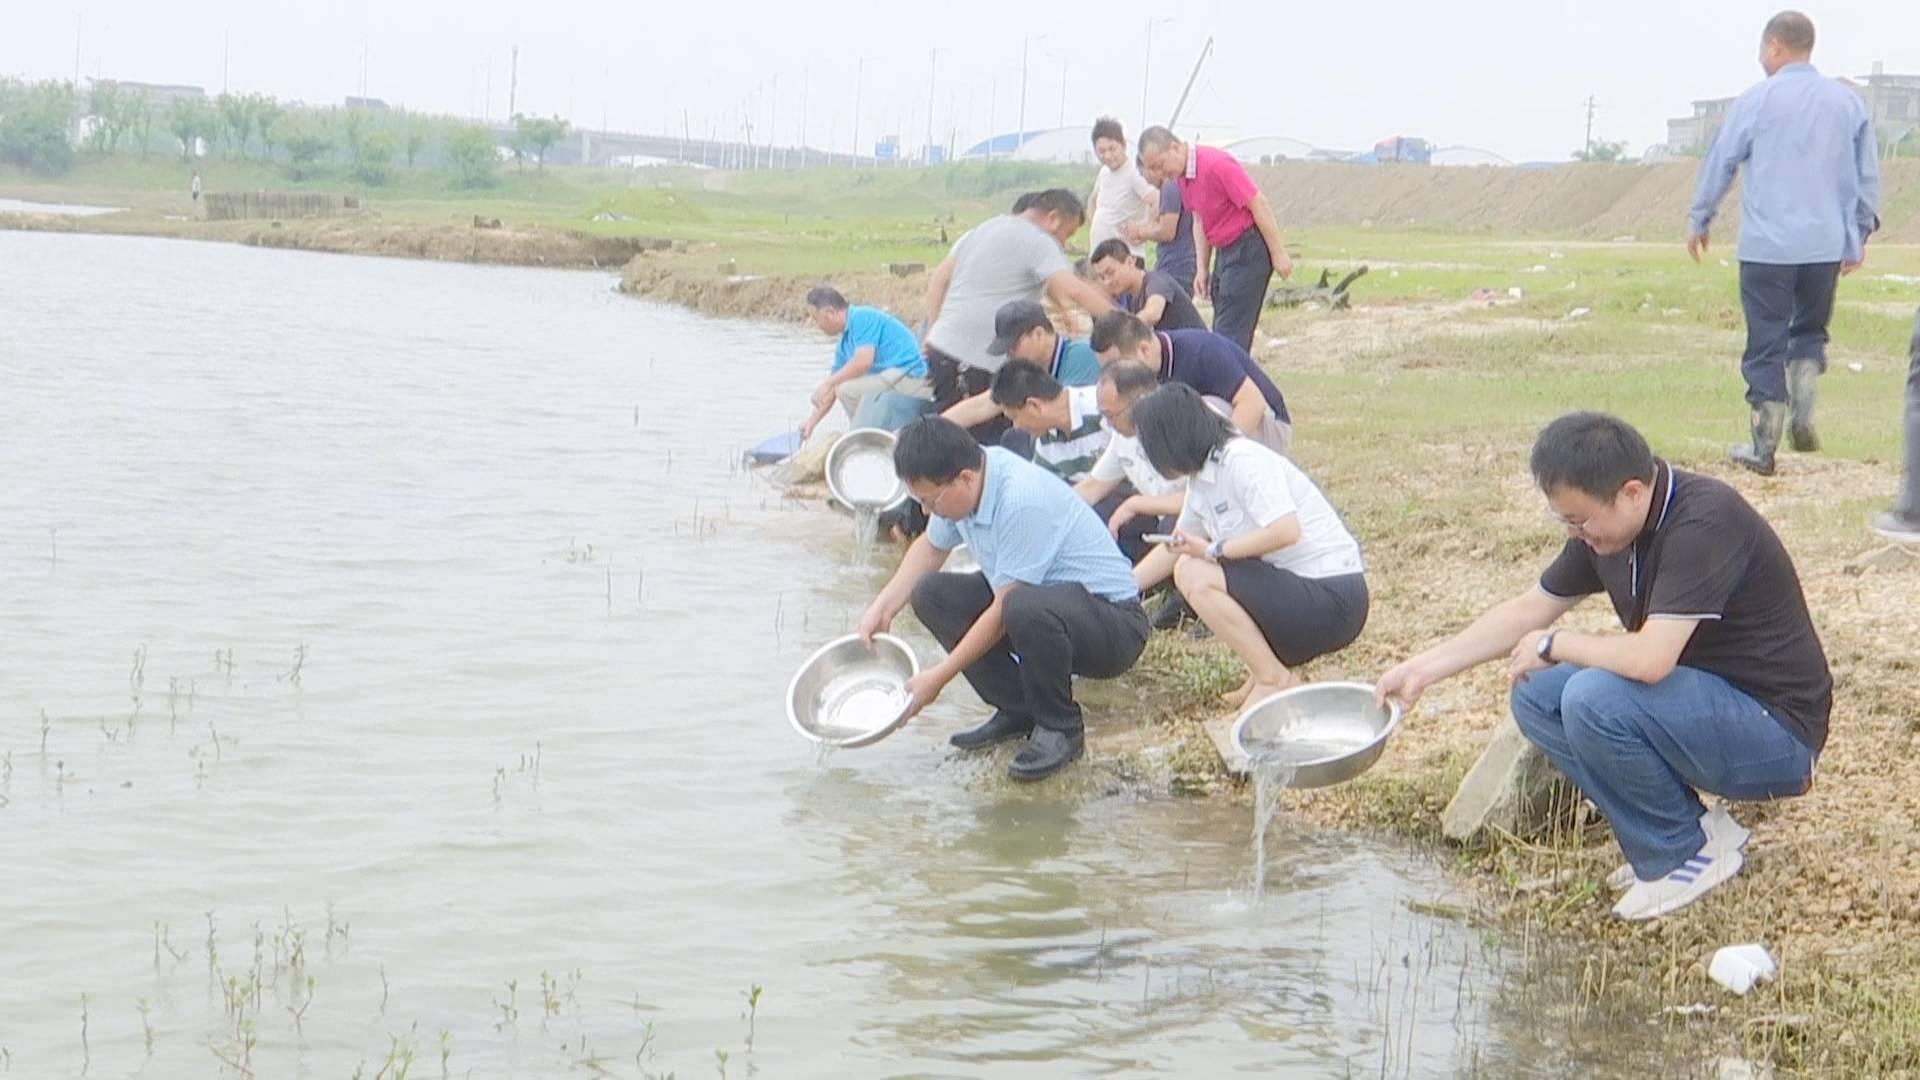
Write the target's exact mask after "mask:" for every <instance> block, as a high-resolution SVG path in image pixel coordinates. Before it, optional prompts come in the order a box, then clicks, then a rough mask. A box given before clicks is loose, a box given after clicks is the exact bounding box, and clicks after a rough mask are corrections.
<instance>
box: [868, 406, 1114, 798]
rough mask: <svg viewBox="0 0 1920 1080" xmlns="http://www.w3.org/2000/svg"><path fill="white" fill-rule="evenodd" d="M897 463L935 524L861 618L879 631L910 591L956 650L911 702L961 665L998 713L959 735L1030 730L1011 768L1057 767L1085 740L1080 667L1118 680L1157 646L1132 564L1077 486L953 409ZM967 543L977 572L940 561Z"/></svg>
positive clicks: (927, 675)
mask: <svg viewBox="0 0 1920 1080" xmlns="http://www.w3.org/2000/svg"><path fill="white" fill-rule="evenodd" d="M893 465H894V471H895V472H896V473H898V474H899V476H900V479H902V480H903V481H905V482H906V484H907V488H908V490H909V491H911V492H912V493H913V497H914V498H915V499H916V500H917V501H918V502H919V503H920V505H921V506H922V507H924V508H925V509H926V511H927V514H928V516H929V522H928V525H927V531H926V534H925V535H923V536H921V537H920V538H919V539H917V540H915V541H914V542H913V546H912V547H909V548H908V549H907V554H906V557H905V558H903V559H902V560H901V562H900V568H899V569H898V570H896V571H895V572H894V575H893V578H892V580H890V581H888V582H887V585H886V588H884V589H882V590H881V591H880V595H879V596H878V597H876V598H875V599H874V601H873V603H872V604H871V605H870V606H869V607H868V608H867V610H866V613H865V614H863V615H862V616H861V617H860V627H859V632H860V636H861V637H863V638H865V639H867V640H868V641H869V642H871V641H872V639H873V635H874V634H877V633H880V632H882V631H884V630H886V629H887V628H888V627H890V626H892V625H893V620H894V617H895V616H897V615H899V614H900V612H901V611H902V610H904V609H905V608H906V606H907V605H908V604H909V603H911V604H912V605H913V613H914V614H915V615H916V616H918V617H919V619H920V621H921V622H922V623H923V624H925V626H926V627H927V629H928V630H930V631H932V633H933V636H934V637H935V638H937V639H939V641H940V644H941V645H942V646H944V647H945V648H946V650H947V657H946V659H945V660H942V661H941V662H940V663H938V664H936V665H934V666H933V667H931V668H928V669H927V670H925V671H922V672H921V673H920V674H919V675H916V676H915V677H914V678H913V679H912V680H911V681H910V682H909V683H908V684H907V691H908V695H909V699H910V700H909V702H908V705H907V714H908V715H909V716H912V715H914V714H916V713H918V712H919V711H920V710H921V709H923V708H925V707H926V706H927V704H928V703H930V702H931V701H933V700H934V699H935V698H937V697H939V696H940V692H941V691H942V690H943V689H945V688H946V685H947V684H948V683H950V682H952V681H953V679H954V676H956V675H962V674H964V675H965V676H966V678H967V682H969V683H971V684H972V685H973V689H974V691H975V692H977V693H978V694H979V695H980V697H981V699H982V700H983V701H985V702H986V703H987V704H989V705H991V706H993V708H994V713H993V716H992V717H991V718H990V719H988V720H987V722H986V723H984V724H982V725H980V726H979V727H977V728H973V729H972V730H969V731H963V732H961V733H959V734H957V735H955V736H953V738H952V739H951V742H952V743H953V745H955V746H957V747H959V748H961V749H963V750H975V749H981V748H984V747H988V746H992V745H994V744H996V743H1000V742H1005V741H1007V740H1009V739H1025V740H1026V745H1025V746H1023V747H1021V749H1020V751H1019V753H1017V754H1015V755H1014V758H1013V763H1012V765H1011V766H1010V767H1009V769H1008V770H1007V771H1008V774H1009V775H1010V776H1012V777H1013V778H1014V779H1016V780H1039V779H1042V778H1044V777H1047V776H1051V775H1052V774H1054V773H1055V772H1058V771H1059V770H1060V769H1061V768H1063V767H1065V766H1066V765H1067V764H1069V763H1070V762H1072V761H1073V760H1074V759H1075V758H1077V757H1079V756H1080V755H1081V753H1083V752H1084V751H1085V748H1086V737H1085V726H1084V723H1083V720H1082V716H1081V711H1080V706H1079V704H1078V703H1077V702H1075V701H1074V699H1073V681H1072V680H1073V676H1075V675H1084V676H1087V677H1089V678H1095V679H1111V678H1115V677H1117V676H1119V675H1121V674H1123V673H1124V672H1126V671H1127V669H1128V668H1131V667H1132V666H1133V663H1134V661H1135V660H1138V659H1139V658H1140V652H1141V650H1142V649H1144V648H1145V647H1146V643H1147V636H1148V634H1149V632H1150V631H1149V630H1148V627H1147V616H1146V612H1145V611H1144V610H1142V608H1141V606H1140V594H1139V591H1138V590H1137V589H1135V588H1134V584H1133V568H1132V566H1130V565H1129V564H1128V562H1127V560H1126V558H1125V557H1124V556H1122V555H1121V554H1120V549H1119V548H1117V547H1115V546H1114V543H1113V538H1112V537H1111V536H1109V535H1108V534H1107V529H1106V526H1105V525H1102V524H1101V523H1100V519H1099V518H1098V517H1096V516H1095V515H1094V512H1093V510H1092V508H1090V507H1089V506H1087V504H1086V502H1085V501H1083V500H1082V499H1081V498H1080V497H1079V496H1078V495H1077V494H1075V493H1074V490H1073V489H1072V488H1070V487H1068V486H1067V485H1065V484H1062V483H1061V482H1060V481H1059V480H1058V479H1057V478H1055V477H1054V476H1053V475H1052V474H1051V473H1048V472H1047V471H1046V470H1045V469H1042V468H1040V467H1039V466H1038V465H1034V464H1032V463H1031V462H1026V461H1022V460H1020V459H1019V458H1018V457H1016V456H1014V455H1013V454H1011V453H1009V452H1007V451H1005V450H1002V449H1000V448H999V447H992V448H989V449H985V450H983V449H981V447H980V445H979V443H977V442H975V441H974V439H973V436H971V435H969V434H968V433H967V430H966V429H965V428H963V427H961V426H960V425H958V424H955V423H954V422H953V421H951V420H947V419H945V418H943V417H938V416H929V417H923V418H921V419H919V420H915V421H914V422H913V423H910V424H908V425H907V426H906V427H905V428H903V429H901V431H900V440H899V442H898V443H897V444H896V445H895V447H894V454H893ZM962 543H964V544H966V545H967V549H968V550H969V551H971V552H972V553H973V556H974V558H975V559H977V560H978V561H979V563H980V571H979V572H978V573H972V574H947V573H940V572H939V570H940V567H941V566H942V565H943V564H944V563H945V562H946V560H947V553H948V552H950V551H952V550H953V549H954V548H955V547H958V546H959V545H960V544H962Z"/></svg>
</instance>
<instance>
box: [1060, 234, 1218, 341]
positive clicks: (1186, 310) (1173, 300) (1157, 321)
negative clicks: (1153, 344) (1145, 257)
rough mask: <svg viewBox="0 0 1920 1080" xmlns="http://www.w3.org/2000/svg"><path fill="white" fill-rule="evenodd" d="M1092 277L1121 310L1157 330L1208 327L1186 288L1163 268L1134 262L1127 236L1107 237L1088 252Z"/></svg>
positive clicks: (1200, 328)
mask: <svg viewBox="0 0 1920 1080" xmlns="http://www.w3.org/2000/svg"><path fill="white" fill-rule="evenodd" d="M1087 265H1088V267H1089V268H1091V269H1092V271H1093V279H1094V280H1095V281H1097V282H1099V283H1100V287H1101V288H1102V289H1105V290H1106V291H1107V295H1108V296H1111V297H1113V302H1114V304H1115V305H1116V306H1117V307H1118V308H1119V310H1121V311H1125V312H1129V313H1131V314H1132V315H1134V316H1136V317H1138V318H1139V320H1140V321H1141V322H1143V323H1146V324H1147V325H1148V326H1151V327H1153V328H1154V329H1155V330H1205V329H1206V328H1207V321H1206V320H1205V319H1202V318H1201V317H1200V312H1199V311H1198V310H1197V309H1195V308H1194V306H1193V300H1192V298H1191V297H1189V296H1187V290H1186V289H1185V288H1183V287H1182V286H1181V285H1180V283H1179V282H1177V281H1175V280H1173V278H1172V277H1170V276H1168V275H1167V274H1166V273H1165V272H1163V271H1160V270H1142V269H1140V267H1138V266H1136V265H1134V261H1133V252H1132V251H1131V250H1129V249H1128V247H1127V242H1126V241H1124V240H1108V241H1106V242H1105V243H1103V244H1101V245H1100V246H1099V247H1097V248H1094V249H1093V254H1091V255H1089V256H1087Z"/></svg>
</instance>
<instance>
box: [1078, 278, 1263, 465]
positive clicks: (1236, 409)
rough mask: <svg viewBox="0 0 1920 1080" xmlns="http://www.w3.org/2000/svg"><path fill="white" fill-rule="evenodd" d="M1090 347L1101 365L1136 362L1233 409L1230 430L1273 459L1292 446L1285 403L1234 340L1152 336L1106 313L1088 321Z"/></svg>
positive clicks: (1129, 319)
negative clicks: (1262, 447)
mask: <svg viewBox="0 0 1920 1080" xmlns="http://www.w3.org/2000/svg"><path fill="white" fill-rule="evenodd" d="M1092 344H1093V351H1094V352H1096V353H1098V354H1100V362H1101V363H1102V364H1111V363H1113V362H1115V361H1117V360H1138V361H1139V362H1141V363H1143V364H1145V365H1147V366H1148V367H1150V368H1153V369H1154V370H1155V371H1157V372H1159V374H1160V381H1161V382H1163V383H1164V382H1179V383H1186V384H1187V385H1188V386H1191V387H1193V388H1194V389H1195V390H1198V391H1199V392H1200V396H1201V397H1217V398H1219V399H1220V400H1221V401H1224V402H1226V403H1227V404H1229V405H1231V406H1232V407H1233V426H1234V427H1236V428H1239V429H1240V433H1241V434H1242V435H1245V436H1247V437H1248V438H1251V439H1254V440H1255V441H1257V442H1261V443H1265V444H1266V445H1267V446H1268V447H1269V448H1271V449H1272V450H1273V451H1274V452H1275V453H1279V454H1285V453H1286V452H1287V450H1288V448H1289V447H1291V446H1292V444H1293V421H1292V418H1291V417H1289V416H1288V414H1287V399H1286V398H1284V397H1282V396H1280V388H1279V387H1277V386H1275V385H1274V384H1273V380H1272V379H1270V378H1268V377H1267V373H1266V372H1264V371H1262V370H1260V365H1259V364H1256V363H1254V362H1253V357H1251V356H1249V355H1247V350H1245V349H1243V348H1241V347H1240V345H1239V344H1238V343H1237V342H1235V341H1234V340H1233V339H1231V338H1228V337H1224V336H1222V335H1220V334H1216V333H1214V332H1213V331H1211V330H1166V331H1156V330H1154V329H1153V328H1152V327H1150V326H1148V325H1147V324H1146V323H1143V322H1141V321H1140V320H1139V319H1137V318H1135V317H1133V316H1132V315H1129V314H1127V313H1126V312H1124V311H1110V312H1108V313H1107V314H1105V315H1102V316H1100V317H1099V318H1097V319H1095V320H1094V321H1093V340H1092Z"/></svg>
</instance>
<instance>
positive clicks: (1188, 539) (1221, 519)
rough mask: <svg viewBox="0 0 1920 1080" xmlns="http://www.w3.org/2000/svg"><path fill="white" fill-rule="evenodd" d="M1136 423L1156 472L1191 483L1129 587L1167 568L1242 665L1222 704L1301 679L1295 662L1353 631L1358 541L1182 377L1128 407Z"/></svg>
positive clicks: (1359, 587) (1358, 601)
mask: <svg viewBox="0 0 1920 1080" xmlns="http://www.w3.org/2000/svg"><path fill="white" fill-rule="evenodd" d="M1132 420H1133V426H1134V428H1135V429H1136V430H1137V431H1138V432H1139V438H1140V446H1141V449H1142V450H1144V451H1145V452H1146V456H1147V461H1148V463H1149V464H1150V465H1152V466H1153V468H1154V470H1155V471H1156V472H1158V473H1159V474H1160V475H1161V476H1164V477H1166V478H1168V479H1169V480H1180V479H1184V480H1185V481H1186V484H1187V491H1186V496H1185V499H1184V500H1183V502H1182V504H1181V508H1180V518H1179V521H1178V523H1177V524H1176V525H1175V526H1174V531H1173V539H1172V540H1171V541H1169V542H1168V543H1166V544H1163V545H1161V546H1160V547H1158V548H1156V549H1155V550H1154V551H1153V552H1151V553H1150V554H1148V555H1147V557H1146V558H1145V559H1143V560H1142V561H1141V562H1140V565H1138V566H1136V567H1135V568H1134V571H1133V578H1134V583H1135V584H1136V585H1138V586H1139V587H1140V588H1142V589H1146V588H1150V587H1152V586H1154V585H1157V584H1159V583H1160V582H1161V581H1163V580H1165V579H1166V577H1167V575H1168V574H1172V575H1173V580H1174V583H1175V585H1176V586H1177V587H1178V588H1179V590H1180V594H1181V595H1182V596H1184V597H1186V600H1187V603H1188V604H1189V605H1190V606H1191V607H1192V608H1193V611H1194V613H1195V614H1197V615H1199V616H1200V619H1201V621H1203V622H1205V623H1206V624H1207V626H1208V628H1209V629H1211V630H1212V631H1213V633H1214V636H1215V637H1217V638H1219V639H1220V640H1221V641H1224V642H1226V643H1227V644H1228V645H1229V646H1231V647H1232V649H1233V651H1234V653H1235V654H1237V655H1238V656H1239V657H1240V660H1241V662H1242V663H1244V664H1246V666H1247V681H1246V683H1245V684H1243V685H1242V686H1241V687H1240V688H1239V689H1238V690H1236V691H1234V692H1233V693H1231V694H1229V695H1228V696H1227V703H1228V704H1229V705H1231V706H1233V707H1235V708H1238V707H1239V706H1241V705H1243V704H1247V703H1250V702H1257V701H1260V700H1262V699H1263V698H1267V697H1270V696H1272V695H1274V694H1277V693H1279V692H1280V691H1282V690H1285V689H1287V688H1288V687H1291V686H1295V685H1297V684H1298V683H1299V682H1300V677H1299V676H1298V675H1296V674H1294V672H1293V670H1292V669H1294V668H1297V667H1299V666H1300V665H1302V664H1305V663H1307V662H1308V661H1310V660H1313V659H1315V658H1316V657H1321V656H1325V655H1327V654H1328V653H1331V652H1336V651H1338V650H1340V649H1343V648H1346V647H1347V646H1348V645H1350V644H1352V643H1353V640H1354V639H1355V638H1357V637H1359V636H1360V631H1361V630H1362V629H1363V628H1364V627H1365V626H1366V624H1367V605H1368V597H1367V580H1366V577H1365V574H1364V568H1363V567H1362V565H1361V562H1360V545H1359V543H1358V542H1356V541H1355V540H1354V538H1353V534H1351V533H1349V532H1348V531H1347V527H1346V525H1345V524H1343V523H1342V522H1341V520H1340V515H1339V514H1338V513H1336V512H1335V511H1334V509H1333V506H1332V504H1330V503H1328V502H1327V498H1326V496H1325V495H1322V494H1321V493H1320V489H1319V488H1317V487H1315V486H1314V484H1313V481H1311V480H1309V479H1307V476H1306V474H1305V473H1303V472H1301V471H1300V469H1299V468H1298V467H1297V466H1295V465H1294V464H1293V462H1291V461H1288V460H1287V459H1286V458H1284V457H1282V456H1280V455H1279V454H1278V453H1275V452H1274V451H1273V450H1271V449H1269V448H1268V447H1267V446H1265V445H1263V444H1261V443H1259V442H1256V441H1254V440H1253V439H1250V438H1248V437H1246V436H1244V435H1242V434H1241V433H1240V432H1239V431H1238V430H1236V429H1235V428H1234V426H1233V423H1232V422H1231V421H1229V420H1228V419H1226V418H1225V417H1223V416H1221V415H1220V414H1219V413H1217V412H1215V411H1214V410H1213V409H1211V408H1209V407H1208V406H1207V404H1206V402H1205V401H1204V400H1203V399H1202V398H1201V396H1200V394H1199V393H1198V392H1196V391H1195V390H1194V389H1193V388H1192V387H1190V386H1187V385H1185V384H1182V383H1172V384H1168V385H1166V386H1162V387H1161V388H1160V389H1158V390H1155V391H1154V392H1153V393H1151V394H1148V395H1147V396H1146V397H1144V398H1141V399H1140V400H1139V401H1138V402H1136V403H1134V405H1133V415H1132Z"/></svg>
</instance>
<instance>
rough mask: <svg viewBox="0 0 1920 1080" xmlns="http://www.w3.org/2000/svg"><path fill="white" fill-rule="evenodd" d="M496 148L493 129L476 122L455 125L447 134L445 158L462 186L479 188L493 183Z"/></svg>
mask: <svg viewBox="0 0 1920 1080" xmlns="http://www.w3.org/2000/svg"><path fill="white" fill-rule="evenodd" d="M495 147H496V144H495V143H494V141H493V132H492V131H489V130H488V129H486V128H484V127H481V126H479V125H478V124H468V125H464V126H461V127H457V128H454V129H453V130H452V131H451V132H449V133H448V134H447V141H446V148H447V161H448V162H449V163H451V164H452V165H453V168H454V171H455V173H457V174H458V175H459V178H460V186H461V187H464V188H480V187H489V186H491V185H492V184H493V180H494V177H493V169H494V166H495V165H497V164H499V162H500V155H499V152H498V151H497V150H496V148H495Z"/></svg>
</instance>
